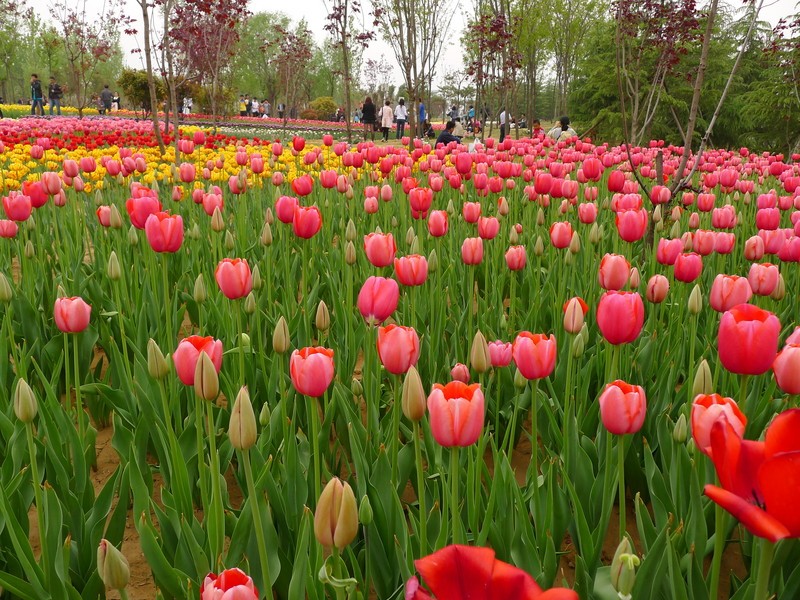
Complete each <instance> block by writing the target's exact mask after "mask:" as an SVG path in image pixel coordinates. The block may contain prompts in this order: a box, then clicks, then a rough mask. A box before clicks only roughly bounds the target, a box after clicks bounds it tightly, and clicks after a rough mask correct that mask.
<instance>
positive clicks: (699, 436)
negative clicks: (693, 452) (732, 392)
mask: <svg viewBox="0 0 800 600" xmlns="http://www.w3.org/2000/svg"><path fill="white" fill-rule="evenodd" d="M719 419H725V420H727V422H728V424H729V425H730V426H731V427H732V428H733V429H734V431H736V433H737V435H738V436H739V437H742V436H743V435H744V430H745V427H746V426H747V417H745V416H744V413H743V412H742V411H741V410H739V405H738V404H736V401H735V400H734V399H733V398H725V397H723V396H720V395H719V394H700V395H699V396H697V397H696V398H695V399H694V402H692V437H694V443H695V446H697V448H698V449H699V450H700V451H701V452H703V454H705V455H706V456H708V457H710V458H711V428H712V427H713V425H714V423H716V422H717V421H718V420H719Z"/></svg>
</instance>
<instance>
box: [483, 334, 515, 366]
mask: <svg viewBox="0 0 800 600" xmlns="http://www.w3.org/2000/svg"><path fill="white" fill-rule="evenodd" d="M488 346H489V360H490V361H491V363H492V366H493V367H495V368H499V367H507V366H508V365H510V364H511V358H512V349H513V346H512V344H511V342H503V341H500V340H497V341H496V342H489V343H488Z"/></svg>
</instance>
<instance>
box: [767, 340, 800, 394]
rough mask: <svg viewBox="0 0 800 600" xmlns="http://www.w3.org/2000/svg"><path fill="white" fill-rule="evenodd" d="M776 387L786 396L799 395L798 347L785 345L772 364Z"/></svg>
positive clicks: (799, 365)
mask: <svg viewBox="0 0 800 600" xmlns="http://www.w3.org/2000/svg"><path fill="white" fill-rule="evenodd" d="M772 371H773V372H774V373H775V381H776V382H777V384H778V387H779V388H781V390H783V391H784V392H785V393H787V394H793V395H798V394H800V345H798V344H791V343H787V344H786V345H785V346H784V347H783V350H781V351H780V352H778V355H777V356H776V357H775V362H773V364H772Z"/></svg>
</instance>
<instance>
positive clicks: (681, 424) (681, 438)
mask: <svg viewBox="0 0 800 600" xmlns="http://www.w3.org/2000/svg"><path fill="white" fill-rule="evenodd" d="M687 436H688V426H687V425H686V415H685V414H683V413H681V416H679V417H678V420H677V421H676V422H675V427H673V428H672V439H673V440H674V441H675V442H677V443H678V444H685V443H686V438H687Z"/></svg>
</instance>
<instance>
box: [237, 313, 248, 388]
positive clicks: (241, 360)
mask: <svg viewBox="0 0 800 600" xmlns="http://www.w3.org/2000/svg"><path fill="white" fill-rule="evenodd" d="M235 302H236V331H237V333H238V334H239V339H238V340H237V344H238V345H239V352H238V354H239V380H240V381H241V382H242V383H241V384H242V385H247V382H246V381H245V378H244V336H242V302H244V301H243V300H238V301H235Z"/></svg>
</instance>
